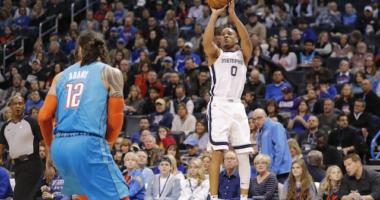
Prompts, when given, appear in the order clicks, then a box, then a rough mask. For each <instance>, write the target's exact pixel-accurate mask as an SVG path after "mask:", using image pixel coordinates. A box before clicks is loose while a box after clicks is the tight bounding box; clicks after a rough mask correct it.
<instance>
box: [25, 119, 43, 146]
mask: <svg viewBox="0 0 380 200" xmlns="http://www.w3.org/2000/svg"><path fill="white" fill-rule="evenodd" d="M27 121H28V122H29V124H30V126H31V127H32V132H33V135H34V136H35V137H37V138H38V140H39V141H40V140H42V139H43V138H42V135H41V130H40V127H39V126H38V123H37V121H36V120H35V119H34V118H31V117H28V118H27Z"/></svg>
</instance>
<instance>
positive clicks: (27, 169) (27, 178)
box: [0, 95, 42, 200]
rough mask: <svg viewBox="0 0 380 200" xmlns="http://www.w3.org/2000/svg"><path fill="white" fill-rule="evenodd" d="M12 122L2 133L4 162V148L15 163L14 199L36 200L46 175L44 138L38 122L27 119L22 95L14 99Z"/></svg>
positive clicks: (0, 140)
mask: <svg viewBox="0 0 380 200" xmlns="http://www.w3.org/2000/svg"><path fill="white" fill-rule="evenodd" d="M9 106H10V108H11V111H12V117H11V119H10V120H9V121H8V122H7V123H5V124H4V126H3V127H2V128H1V131H0V163H2V160H1V158H2V155H3V152H4V148H7V149H8V150H9V156H10V157H11V159H12V160H13V161H14V172H15V181H16V186H15V191H14V200H33V199H34V197H35V194H36V192H37V191H38V188H39V181H40V178H41V176H42V162H41V159H40V156H39V142H40V141H41V139H42V136H41V132H40V128H39V126H38V124H37V121H36V120H35V119H33V118H31V117H26V116H24V111H25V101H24V98H23V97H22V96H20V95H15V96H13V97H11V99H10V101H9Z"/></svg>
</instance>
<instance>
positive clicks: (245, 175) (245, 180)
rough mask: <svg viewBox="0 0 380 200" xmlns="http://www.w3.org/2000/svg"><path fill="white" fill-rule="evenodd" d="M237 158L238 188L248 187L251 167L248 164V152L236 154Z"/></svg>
mask: <svg viewBox="0 0 380 200" xmlns="http://www.w3.org/2000/svg"><path fill="white" fill-rule="evenodd" d="M237 157H238V160H239V176H240V188H242V189H248V188H249V179H250V177H251V167H250V165H249V153H242V154H237Z"/></svg>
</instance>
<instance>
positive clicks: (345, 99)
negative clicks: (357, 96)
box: [335, 83, 354, 115]
mask: <svg viewBox="0 0 380 200" xmlns="http://www.w3.org/2000/svg"><path fill="white" fill-rule="evenodd" d="M335 108H337V109H339V110H341V111H343V112H344V113H346V114H347V115H349V114H350V113H351V112H353V111H354V110H353V109H354V94H353V93H352V86H351V84H348V83H346V84H344V85H343V87H342V90H341V92H340V95H339V97H338V99H337V100H336V101H335Z"/></svg>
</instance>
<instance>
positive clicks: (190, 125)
mask: <svg viewBox="0 0 380 200" xmlns="http://www.w3.org/2000/svg"><path fill="white" fill-rule="evenodd" d="M196 122H197V120H196V119H195V117H194V115H192V114H187V116H186V118H185V119H181V117H180V116H179V115H175V116H174V119H173V122H172V131H179V132H180V131H182V132H184V133H185V134H186V136H187V135H189V133H190V132H193V131H195V123H196Z"/></svg>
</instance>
